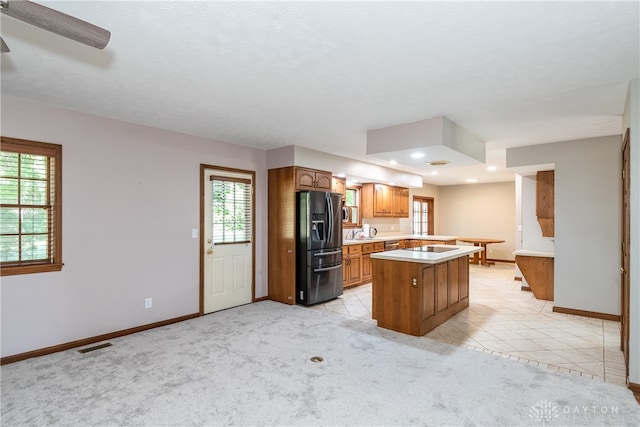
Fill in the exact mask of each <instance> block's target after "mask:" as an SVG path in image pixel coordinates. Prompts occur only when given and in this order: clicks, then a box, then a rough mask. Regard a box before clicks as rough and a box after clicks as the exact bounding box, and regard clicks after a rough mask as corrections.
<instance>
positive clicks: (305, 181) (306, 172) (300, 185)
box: [296, 168, 316, 190]
mask: <svg viewBox="0 0 640 427" xmlns="http://www.w3.org/2000/svg"><path fill="white" fill-rule="evenodd" d="M315 182H316V172H315V171H314V170H312V169H303V168H296V190H315V189H316V188H315Z"/></svg>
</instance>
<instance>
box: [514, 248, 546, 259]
mask: <svg viewBox="0 0 640 427" xmlns="http://www.w3.org/2000/svg"><path fill="white" fill-rule="evenodd" d="M513 254H514V255H516V256H517V255H520V256H535V257H541V258H555V253H553V252H542V251H530V250H527V249H518V250H517V251H513Z"/></svg>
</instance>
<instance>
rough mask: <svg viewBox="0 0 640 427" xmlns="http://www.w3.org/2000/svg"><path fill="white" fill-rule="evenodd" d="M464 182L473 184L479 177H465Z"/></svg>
mask: <svg viewBox="0 0 640 427" xmlns="http://www.w3.org/2000/svg"><path fill="white" fill-rule="evenodd" d="M464 182H466V183H468V184H473V183H476V182H478V178H468V179H465V180H464Z"/></svg>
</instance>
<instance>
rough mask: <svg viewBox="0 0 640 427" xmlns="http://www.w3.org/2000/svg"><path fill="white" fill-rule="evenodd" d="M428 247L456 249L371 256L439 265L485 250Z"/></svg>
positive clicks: (398, 251)
mask: <svg viewBox="0 0 640 427" xmlns="http://www.w3.org/2000/svg"><path fill="white" fill-rule="evenodd" d="M425 240H426V239H425ZM434 240H435V239H434ZM428 246H434V247H443V248H455V249H454V250H452V251H447V252H420V251H413V250H406V249H397V250H393V251H385V252H377V253H373V254H371V258H376V259H385V260H390V261H406V262H419V263H423V264H438V263H440V262H443V261H448V260H450V259H455V258H460V257H461V256H465V255H470V254H473V253H476V252H481V251H483V249H482V248H481V247H479V246H455V245H428Z"/></svg>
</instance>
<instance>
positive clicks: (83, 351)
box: [78, 342, 113, 354]
mask: <svg viewBox="0 0 640 427" xmlns="http://www.w3.org/2000/svg"><path fill="white" fill-rule="evenodd" d="M112 345H113V344H111V343H110V342H106V343H104V344H98V345H94V346H93V347H87V348H83V349H81V350H78V352H79V353H83V354H84V353H89V352H90V351H96V350H100V349H101V348H105V347H111V346H112Z"/></svg>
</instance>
